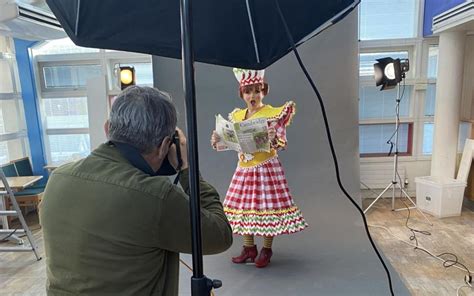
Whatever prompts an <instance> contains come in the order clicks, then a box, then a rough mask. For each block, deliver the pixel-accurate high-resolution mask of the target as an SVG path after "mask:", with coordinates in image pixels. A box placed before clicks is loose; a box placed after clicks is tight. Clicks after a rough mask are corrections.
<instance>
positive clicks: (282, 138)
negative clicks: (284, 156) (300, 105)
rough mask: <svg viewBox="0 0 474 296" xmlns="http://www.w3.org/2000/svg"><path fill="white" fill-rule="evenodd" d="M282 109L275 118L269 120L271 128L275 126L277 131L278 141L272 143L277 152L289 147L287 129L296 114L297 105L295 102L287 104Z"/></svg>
mask: <svg viewBox="0 0 474 296" xmlns="http://www.w3.org/2000/svg"><path fill="white" fill-rule="evenodd" d="M280 108H281V111H280V112H279V113H278V114H277V115H276V116H274V117H273V118H269V121H268V123H269V126H273V127H274V128H275V130H276V139H275V141H274V142H273V143H272V146H273V148H274V149H277V150H282V149H285V148H286V146H287V145H288V141H287V139H286V127H287V126H289V125H290V124H291V122H292V120H293V116H294V115H295V112H296V109H295V103H294V102H293V101H290V102H287V103H286V104H285V105H283V106H282V107H280Z"/></svg>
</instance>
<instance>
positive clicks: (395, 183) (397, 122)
mask: <svg viewBox="0 0 474 296" xmlns="http://www.w3.org/2000/svg"><path fill="white" fill-rule="evenodd" d="M403 78H405V77H403ZM401 99H402V98H401V97H400V83H398V88H397V99H396V107H395V113H396V114H395V134H394V137H395V153H394V155H393V176H392V182H391V183H389V184H388V185H387V187H385V189H384V190H383V191H382V193H380V194H379V195H378V196H377V198H375V200H374V201H373V202H372V203H371V204H370V205H369V206H368V207H367V208H366V209H365V210H364V214H365V213H367V211H368V210H370V208H371V207H372V206H373V205H374V204H375V203H376V202H377V201H378V200H379V199H380V198H381V197H382V196H383V195H384V193H385V192H387V191H388V190H389V189H390V188H391V189H392V211H403V210H409V209H416V210H417V211H418V212H419V213H420V214H421V215H422V216H423V217H424V218H425V219H426V221H428V223H429V224H430V225H433V224H432V223H431V221H430V220H429V219H428V217H426V215H425V214H424V213H423V212H422V211H420V209H418V207H417V206H416V204H415V202H414V201H413V200H412V199H411V198H410V196H409V195H408V194H407V193H406V191H405V190H404V189H403V187H402V184H400V182H398V180H397V177H398V129H399V126H400V101H401ZM397 187H398V188H399V189H400V192H401V193H402V194H403V195H405V197H406V198H407V199H408V200H409V201H410V202H411V204H412V205H413V206H412V207H406V208H400V209H395V190H396V188H397Z"/></svg>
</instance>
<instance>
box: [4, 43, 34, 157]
mask: <svg viewBox="0 0 474 296" xmlns="http://www.w3.org/2000/svg"><path fill="white" fill-rule="evenodd" d="M3 38H7V41H9V40H8V37H3ZM0 41H1V42H0V44H1V43H2V42H3V41H5V40H0ZM6 49H7V48H2V50H6ZM16 67H17V66H16V60H15V56H14V54H11V53H9V52H8V53H6V52H2V53H0V164H4V163H7V162H9V161H11V160H14V159H18V158H22V157H25V156H28V155H29V147H28V139H27V133H26V122H25V115H24V109H23V101H22V99H21V93H20V89H19V87H20V86H19V83H18V77H17V76H18V71H17V69H16Z"/></svg>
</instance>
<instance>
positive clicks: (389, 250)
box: [0, 199, 474, 296]
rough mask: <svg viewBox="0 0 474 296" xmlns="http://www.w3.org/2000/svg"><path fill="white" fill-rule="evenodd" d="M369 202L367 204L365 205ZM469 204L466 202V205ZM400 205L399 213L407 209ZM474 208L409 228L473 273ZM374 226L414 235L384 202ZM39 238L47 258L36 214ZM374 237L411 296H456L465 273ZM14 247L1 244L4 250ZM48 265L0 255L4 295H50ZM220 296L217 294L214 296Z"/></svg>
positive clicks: (373, 213) (384, 236)
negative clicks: (47, 279)
mask: <svg viewBox="0 0 474 296" xmlns="http://www.w3.org/2000/svg"><path fill="white" fill-rule="evenodd" d="M369 202H370V199H368V200H365V201H364V205H365V206H367V204H368V203H369ZM465 204H466V202H465ZM402 206H403V205H402V204H399V205H398V207H402ZM473 210H474V205H473V204H472V203H471V204H469V203H468V204H467V206H466V207H464V208H463V213H462V216H461V217H454V218H444V219H436V218H433V217H430V219H431V221H432V222H433V224H434V226H429V225H428V224H426V223H425V222H424V219H423V218H422V216H421V215H420V214H419V213H417V212H416V211H413V210H412V211H411V216H412V218H411V219H410V221H409V225H410V226H411V227H413V228H416V229H419V230H427V231H429V232H431V235H430V236H426V235H422V234H418V235H417V237H418V242H419V244H420V246H422V247H424V248H426V249H428V250H430V251H432V252H433V253H434V254H440V253H444V252H450V253H454V254H456V255H457V256H458V258H459V261H460V262H461V263H463V264H465V265H466V266H467V267H468V268H470V269H472V270H474V253H473V251H474V211H473ZM367 217H368V222H369V224H370V225H378V226H383V227H386V228H387V229H389V230H390V231H391V232H392V233H393V234H394V235H396V236H398V237H399V238H401V239H403V240H404V241H406V242H410V240H409V237H410V235H411V232H410V231H409V230H408V229H407V228H406V227H405V221H406V217H407V211H401V212H394V211H391V210H390V201H389V200H380V201H379V202H378V203H377V204H376V205H375V206H374V207H373V208H372V209H371V210H370V211H369V213H368V216H367ZM27 220H28V223H29V225H31V228H32V229H33V233H34V236H35V238H36V240H37V242H38V244H39V246H40V252H41V255H42V256H43V257H44V253H43V247H42V244H43V241H42V235H41V234H42V233H41V229H40V228H39V225H38V218H37V216H36V215H35V214H30V215H29V216H28V217H27ZM370 230H371V233H372V236H373V238H374V239H375V241H376V242H377V244H378V246H379V247H380V249H381V250H382V251H383V253H384V254H385V256H386V257H387V258H388V259H389V260H390V262H391V264H392V265H393V267H394V268H395V269H396V270H397V271H398V273H399V274H400V275H401V277H402V279H403V281H404V282H405V284H406V286H407V287H408V289H409V290H410V291H411V293H412V295H420V296H421V295H423V296H425V295H433V296H441V295H456V289H457V288H458V287H459V286H462V285H463V283H464V282H463V278H464V275H465V272H462V271H461V270H459V269H456V268H454V267H450V268H444V267H443V264H442V262H441V261H438V260H436V259H434V258H432V257H430V256H429V255H427V254H426V253H424V252H422V251H420V250H415V249H414V248H413V247H410V246H409V245H407V244H405V243H403V242H401V241H399V240H398V239H397V238H395V237H394V236H392V235H391V234H390V233H389V232H388V231H386V230H385V229H382V228H376V227H371V228H370ZM7 244H9V243H0V245H1V246H5V245H7ZM45 282H46V271H45V259H44V258H43V259H42V260H41V261H39V262H37V261H36V259H35V257H34V255H33V253H0V295H1V296H5V295H9V296H13V295H29V296H30V295H31V296H37V295H38V296H39V295H45V294H46V293H45ZM215 294H216V295H217V296H218V291H217V292H216V293H215ZM459 295H474V290H471V289H468V288H463V289H462V290H461V291H460V294H459Z"/></svg>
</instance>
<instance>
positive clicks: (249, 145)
mask: <svg viewBox="0 0 474 296" xmlns="http://www.w3.org/2000/svg"><path fill="white" fill-rule="evenodd" d="M216 133H217V134H218V135H219V137H220V141H219V142H217V143H216V149H217V151H225V150H235V151H238V152H242V153H254V152H270V141H269V139H268V126H267V119H266V118H256V119H249V120H244V121H242V122H236V123H232V122H229V121H227V120H225V119H224V117H222V116H221V115H220V114H218V115H216Z"/></svg>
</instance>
